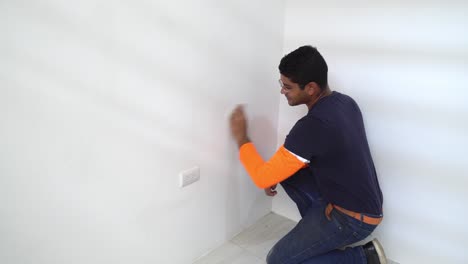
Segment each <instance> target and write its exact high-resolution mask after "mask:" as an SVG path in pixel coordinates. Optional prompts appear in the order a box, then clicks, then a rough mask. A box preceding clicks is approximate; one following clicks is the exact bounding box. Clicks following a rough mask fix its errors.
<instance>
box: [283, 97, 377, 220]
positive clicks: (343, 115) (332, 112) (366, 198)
mask: <svg viewBox="0 0 468 264" xmlns="http://www.w3.org/2000/svg"><path fill="white" fill-rule="evenodd" d="M284 146H285V148H286V149H288V150H289V151H291V152H293V153H294V154H296V155H298V156H300V157H302V158H305V159H307V160H309V161H310V170H311V172H312V174H313V176H312V175H311V177H316V181H317V184H318V188H319V191H320V192H321V194H322V195H323V197H324V198H325V199H326V200H327V201H328V202H330V203H332V204H335V205H339V206H341V207H344V208H346V209H348V210H352V211H355V212H361V213H370V214H376V215H378V214H381V213H382V200H383V198H382V193H381V190H380V187H379V183H378V180H377V175H376V172H375V168H374V163H373V160H372V157H371V153H370V150H369V146H368V142H367V138H366V133H365V129H364V123H363V120H362V114H361V111H360V109H359V107H358V105H357V104H356V102H355V101H354V100H353V99H352V98H351V97H349V96H347V95H344V94H341V93H338V92H333V93H332V94H331V95H329V96H327V97H324V98H322V99H321V100H320V101H319V102H318V103H317V104H316V105H314V107H312V109H310V110H309V112H308V114H307V115H306V116H305V117H303V118H302V119H300V120H299V121H298V122H297V123H296V125H295V126H294V127H293V129H292V130H291V132H290V134H289V135H288V136H287V138H286V142H285V145H284Z"/></svg>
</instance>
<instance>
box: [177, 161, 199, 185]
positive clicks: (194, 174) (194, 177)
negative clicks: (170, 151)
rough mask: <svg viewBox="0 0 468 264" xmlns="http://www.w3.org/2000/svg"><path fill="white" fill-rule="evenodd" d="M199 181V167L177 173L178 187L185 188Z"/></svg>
mask: <svg viewBox="0 0 468 264" xmlns="http://www.w3.org/2000/svg"><path fill="white" fill-rule="evenodd" d="M198 180H200V167H198V166H196V167H193V168H191V169H188V170H185V171H182V172H180V173H179V187H180V188H182V187H185V186H187V185H190V184H192V183H194V182H196V181H198Z"/></svg>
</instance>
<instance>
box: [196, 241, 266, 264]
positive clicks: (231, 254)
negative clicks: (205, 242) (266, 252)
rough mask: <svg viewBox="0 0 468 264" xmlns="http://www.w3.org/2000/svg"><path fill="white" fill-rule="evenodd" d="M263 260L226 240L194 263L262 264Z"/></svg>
mask: <svg viewBox="0 0 468 264" xmlns="http://www.w3.org/2000/svg"><path fill="white" fill-rule="evenodd" d="M263 263H264V262H263V261H262V260H261V259H259V258H257V257H256V256H254V255H253V254H252V253H250V252H248V251H247V250H245V249H243V248H241V247H239V246H237V245H235V244H233V243H231V242H227V243H226V244H224V245H222V246H221V247H219V248H217V249H216V250H214V251H212V252H211V253H209V254H208V255H206V256H204V257H202V258H201V259H199V260H197V261H196V262H195V263H194V264H263Z"/></svg>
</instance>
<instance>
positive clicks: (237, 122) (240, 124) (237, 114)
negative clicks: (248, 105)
mask: <svg viewBox="0 0 468 264" xmlns="http://www.w3.org/2000/svg"><path fill="white" fill-rule="evenodd" d="M230 121H231V133H232V136H233V137H234V139H235V140H236V141H237V145H238V146H239V147H240V146H242V145H243V144H245V143H247V142H250V140H249V138H248V137H247V119H246V117H245V114H244V109H243V107H242V106H241V105H238V106H237V107H236V108H235V109H234V111H232V114H231V120H230Z"/></svg>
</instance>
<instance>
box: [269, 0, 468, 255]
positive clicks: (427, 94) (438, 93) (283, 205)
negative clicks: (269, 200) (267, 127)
mask: <svg viewBox="0 0 468 264" xmlns="http://www.w3.org/2000/svg"><path fill="white" fill-rule="evenodd" d="M465 3H466V2H465ZM465 3H463V2H462V1H459V2H455V1H424V2H422V1H421V2H412V3H407V2H406V1H405V2H403V1H392V2H390V1H387V2H383V1H382V2H379V3H375V2H371V1H351V2H349V1H348V2H347V3H345V4H343V3H339V1H331V2H329V1H327V2H325V1H287V2H286V24H285V42H284V50H283V53H284V54H286V53H288V52H290V51H292V50H294V49H296V48H297V47H299V46H301V45H305V44H312V45H314V46H316V47H318V49H319V51H320V52H321V53H322V55H323V56H324V57H325V59H326V60H327V62H328V65H329V77H330V86H331V88H332V89H333V90H337V91H340V92H343V93H346V94H348V95H350V96H352V97H353V98H354V99H355V100H356V101H357V102H358V104H359V105H360V106H361V110H362V112H363V115H364V119H365V120H364V121H365V125H366V129H367V135H368V139H369V144H370V147H371V151H372V154H373V157H374V161H375V164H376V167H377V171H378V176H379V180H380V182H381V187H382V189H383V192H384V199H385V201H384V211H385V215H386V217H385V220H384V222H383V223H382V224H381V226H380V227H379V228H378V229H377V231H376V232H375V234H374V235H375V236H377V237H378V238H379V240H381V242H382V243H383V245H384V246H385V249H386V252H387V256H388V257H389V258H391V259H393V260H395V261H397V262H399V263H409V264H412V263H467V262H468V255H467V253H466V247H467V246H468V227H467V226H466V223H465V222H466V221H465V219H466V218H467V217H468V213H467V211H466V209H465V207H466V202H467V201H468V194H467V192H466V190H465V189H466V186H467V184H468V178H467V177H468V167H467V165H466V162H467V158H466V154H465V152H466V149H467V148H468V136H467V135H468V99H467V98H468V90H467V89H466V84H467V83H468V34H467V31H466V28H467V27H468V16H466V14H467V12H468V5H467V4H465ZM363 6H365V7H363ZM305 113H306V108H305V107H299V108H291V107H289V106H288V105H287V102H286V101H285V100H284V98H282V97H281V99H280V117H279V132H278V145H279V144H282V143H283V142H284V137H285V136H286V135H287V133H288V131H289V129H290V128H291V127H292V126H293V125H294V123H295V122H296V120H297V119H298V118H299V117H301V116H302V115H304V114H305ZM284 196H285V195H284V192H283V191H280V192H279V195H278V196H277V198H275V199H274V201H273V211H275V212H277V213H280V214H283V215H286V216H288V217H290V218H293V219H298V217H299V215H298V213H297V209H296V208H295V207H294V205H293V204H292V203H291V202H290V201H289V200H287V199H286V198H285V197H284Z"/></svg>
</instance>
